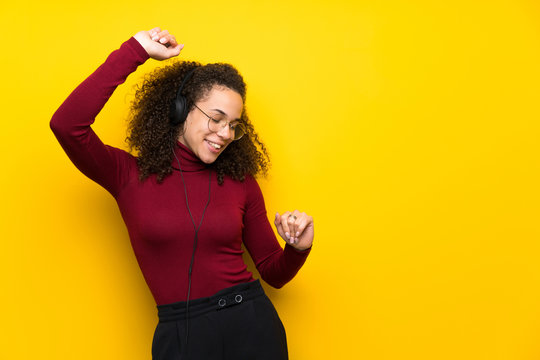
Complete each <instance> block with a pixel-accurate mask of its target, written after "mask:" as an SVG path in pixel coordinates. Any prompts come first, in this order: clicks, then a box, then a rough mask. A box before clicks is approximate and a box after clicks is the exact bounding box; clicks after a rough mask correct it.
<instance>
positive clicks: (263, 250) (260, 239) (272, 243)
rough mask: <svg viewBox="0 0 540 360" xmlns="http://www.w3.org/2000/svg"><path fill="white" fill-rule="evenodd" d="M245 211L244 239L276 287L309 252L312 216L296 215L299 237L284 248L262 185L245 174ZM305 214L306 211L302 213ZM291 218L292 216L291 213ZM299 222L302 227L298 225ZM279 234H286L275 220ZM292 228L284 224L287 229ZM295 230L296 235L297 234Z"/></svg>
mask: <svg viewBox="0 0 540 360" xmlns="http://www.w3.org/2000/svg"><path fill="white" fill-rule="evenodd" d="M244 182H245V186H246V194H247V195H246V196H247V198H246V212H245V214H244V232H243V241H244V244H245V246H246V249H247V250H248V252H249V254H250V255H251V257H252V259H253V262H254V263H255V266H256V267H257V270H258V271H259V274H260V275H261V277H262V279H263V280H264V281H266V282H267V283H268V284H269V285H271V286H273V287H275V288H281V287H282V286H283V285H285V284H286V283H287V282H289V281H290V280H292V279H293V278H294V276H295V275H296V274H297V273H298V271H299V270H300V268H301V267H302V265H303V264H304V262H305V261H306V259H307V256H308V255H309V253H310V252H311V244H312V242H313V219H312V218H311V217H307V218H308V219H306V218H305V217H304V216H300V215H298V220H300V219H303V220H304V221H305V222H301V221H299V222H298V223H299V226H298V228H295V230H296V232H298V233H299V234H298V236H297V237H298V239H299V240H298V241H296V242H294V241H292V242H291V241H290V240H286V241H288V242H287V243H286V244H285V248H282V247H281V245H280V244H279V242H278V240H277V238H276V236H275V234H274V232H273V230H272V227H271V225H270V223H269V222H268V218H267V215H266V207H265V204H264V198H263V195H262V192H261V189H260V187H259V185H258V184H257V182H256V181H255V179H253V178H252V177H246V180H245V181H244ZM304 215H305V214H304ZM291 218H292V217H291ZM300 223H301V224H302V228H300ZM276 228H277V230H278V233H279V234H280V236H285V238H286V235H285V232H284V231H283V227H282V224H280V223H278V222H277V220H276ZM290 229H292V226H291V227H290V228H287V230H290ZM296 232H295V235H296Z"/></svg>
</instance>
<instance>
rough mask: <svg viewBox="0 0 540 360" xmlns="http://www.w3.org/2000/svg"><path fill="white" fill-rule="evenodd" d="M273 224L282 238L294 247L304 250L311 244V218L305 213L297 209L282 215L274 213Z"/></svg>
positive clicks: (312, 235) (312, 232)
mask: <svg viewBox="0 0 540 360" xmlns="http://www.w3.org/2000/svg"><path fill="white" fill-rule="evenodd" d="M274 224H275V225H276V230H277V232H278V234H279V235H280V236H281V237H282V238H283V240H285V242H287V243H288V244H289V245H291V246H293V247H295V248H296V249H298V250H305V249H307V248H309V247H311V245H312V244H313V237H314V231H313V218H312V217H311V216H309V215H307V214H306V213H304V212H303V213H301V212H300V211H298V210H294V211H293V212H292V213H291V212H290V211H287V212H285V213H283V215H279V213H276V218H275V219H274Z"/></svg>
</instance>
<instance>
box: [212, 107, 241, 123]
mask: <svg viewBox="0 0 540 360" xmlns="http://www.w3.org/2000/svg"><path fill="white" fill-rule="evenodd" d="M210 110H212V111H217V112H218V113H220V114H221V115H225V116H226V117H229V115H227V113H226V112H224V111H223V110H221V109H210ZM232 121H240V118H238V119H234V120H232Z"/></svg>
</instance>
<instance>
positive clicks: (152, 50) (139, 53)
mask: <svg viewBox="0 0 540 360" xmlns="http://www.w3.org/2000/svg"><path fill="white" fill-rule="evenodd" d="M182 47H183V45H179V44H177V43H176V40H175V38H174V36H172V35H170V34H169V33H168V32H167V31H166V30H165V31H161V30H160V29H159V28H155V29H152V30H150V31H141V32H138V33H137V34H136V35H134V36H133V37H131V38H130V39H129V40H127V41H126V42H124V43H123V44H122V45H121V46H120V48H119V49H117V50H115V51H113V52H112V53H111V54H110V55H109V56H108V57H107V60H106V61H105V62H104V63H103V64H102V65H101V66H100V67H99V68H98V69H97V70H96V71H94V73H92V74H91V75H90V76H89V77H88V78H87V79H86V80H84V81H83V82H82V83H81V84H80V85H79V86H78V87H77V88H76V89H75V90H74V91H73V92H72V93H71V94H70V95H69V96H68V98H67V99H66V100H65V101H64V103H63V104H62V105H61V106H60V107H59V108H58V110H57V111H56V112H55V113H54V115H53V117H52V119H51V122H50V126H51V129H52V131H53V132H54V134H55V136H56V138H57V139H58V141H59V143H60V145H61V146H62V148H63V149H64V151H65V152H66V154H67V155H68V156H69V158H70V159H71V161H72V162H73V163H74V164H75V166H76V167H77V168H78V169H79V170H80V171H81V172H82V173H84V174H85V175H86V176H88V177H89V178H90V179H92V180H94V181H95V182H97V183H98V184H100V185H101V186H103V187H104V188H105V189H107V190H108V191H109V192H110V193H111V194H112V195H113V196H116V195H117V193H118V191H119V190H120V188H121V186H122V181H123V178H124V177H125V176H126V175H127V174H126V169H127V162H128V161H130V155H129V154H127V153H126V152H125V151H123V150H120V149H117V148H114V147H112V146H108V145H105V144H103V143H102V142H101V140H100V139H99V137H98V136H97V135H96V134H95V133H94V131H93V130H92V128H91V125H92V124H93V123H94V120H95V118H96V116H97V115H98V114H99V112H100V111H101V109H102V108H103V106H104V105H105V104H106V102H107V101H108V100H109V98H110V96H111V95H112V94H113V92H114V90H115V89H116V87H117V86H118V85H120V84H122V83H123V82H124V81H125V80H126V78H127V77H128V75H129V74H131V73H132V72H134V71H135V70H136V69H137V67H138V66H139V65H141V64H143V63H144V62H145V61H146V60H147V59H148V58H149V57H152V58H154V59H158V60H164V59H167V58H170V57H173V56H176V55H178V54H179V53H180V50H181V49H182Z"/></svg>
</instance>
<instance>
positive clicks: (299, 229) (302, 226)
mask: <svg viewBox="0 0 540 360" xmlns="http://www.w3.org/2000/svg"><path fill="white" fill-rule="evenodd" d="M303 215H304V216H302V219H301V220H300V221H299V223H298V226H297V228H296V234H297V235H296V237H297V238H298V237H300V236H301V235H302V234H303V233H304V230H305V229H306V227H307V226H308V225H310V224H313V218H312V217H311V216H308V215H307V214H305V213H304V214H303Z"/></svg>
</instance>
